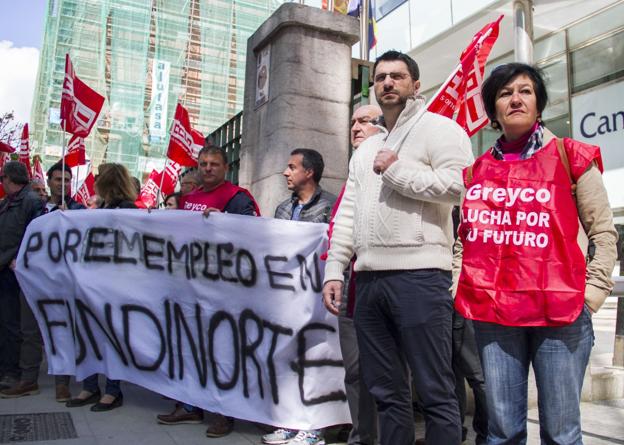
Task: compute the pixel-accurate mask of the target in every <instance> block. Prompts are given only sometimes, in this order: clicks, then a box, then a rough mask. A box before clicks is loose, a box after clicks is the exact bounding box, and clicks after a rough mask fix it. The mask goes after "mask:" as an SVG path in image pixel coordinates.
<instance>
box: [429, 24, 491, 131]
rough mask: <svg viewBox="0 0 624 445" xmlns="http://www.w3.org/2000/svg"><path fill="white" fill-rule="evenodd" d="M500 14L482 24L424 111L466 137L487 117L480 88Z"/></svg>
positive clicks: (477, 129) (479, 127)
mask: <svg viewBox="0 0 624 445" xmlns="http://www.w3.org/2000/svg"><path fill="white" fill-rule="evenodd" d="M502 19H503V16H502V15H501V16H500V17H499V18H498V19H497V20H496V21H494V22H491V23H488V24H487V25H485V26H484V27H483V28H482V29H481V30H480V31H479V32H478V33H476V34H475V36H474V37H473V38H472V42H471V43H470V45H468V47H467V48H466V49H465V50H464V51H463V52H462V54H461V56H460V62H459V64H458V65H457V67H456V68H455V71H453V74H451V76H449V78H448V80H447V81H446V82H445V83H444V84H443V85H442V87H441V88H440V90H438V93H437V94H436V95H435V96H434V97H433V99H432V100H431V102H430V103H429V106H428V108H427V110H429V111H431V112H432V113H437V114H441V115H442V116H446V117H448V118H450V119H453V120H455V121H456V122H457V123H458V124H459V125H461V126H462V127H463V128H464V130H466V133H468V136H472V135H473V134H475V133H476V132H477V131H479V130H480V129H481V128H483V127H484V126H485V125H487V122H488V118H487V114H486V113H485V108H484V106H483V98H482V97H481V85H482V83H483V73H484V70H485V64H486V62H487V58H488V56H489V55H490V52H491V51H492V47H493V46H494V43H495V42H496V39H498V28H499V25H500V21H501V20H502Z"/></svg>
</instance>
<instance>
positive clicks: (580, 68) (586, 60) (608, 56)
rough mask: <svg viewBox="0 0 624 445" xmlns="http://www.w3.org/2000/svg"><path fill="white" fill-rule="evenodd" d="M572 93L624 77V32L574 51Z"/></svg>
mask: <svg viewBox="0 0 624 445" xmlns="http://www.w3.org/2000/svg"><path fill="white" fill-rule="evenodd" d="M570 57H571V63H572V92H573V93H577V92H579V91H582V90H585V89H587V88H591V87H593V86H596V85H600V84H601V83H604V82H608V81H610V80H614V79H618V78H620V77H623V76H624V32H620V33H618V34H614V35H611V36H608V37H606V38H604V39H602V40H599V41H597V42H595V43H592V44H590V45H587V46H584V47H582V48H579V49H577V50H576V51H573V52H572V53H571V55H570Z"/></svg>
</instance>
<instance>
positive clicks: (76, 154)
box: [65, 135, 87, 168]
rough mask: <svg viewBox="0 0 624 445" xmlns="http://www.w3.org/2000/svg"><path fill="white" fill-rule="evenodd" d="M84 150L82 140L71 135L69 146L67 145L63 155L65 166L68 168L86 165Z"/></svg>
mask: <svg viewBox="0 0 624 445" xmlns="http://www.w3.org/2000/svg"><path fill="white" fill-rule="evenodd" d="M85 153H86V149H85V143H84V138H81V137H80V136H76V135H73V136H72V137H71V139H70V140H69V144H67V154H66V155H65V165H68V166H69V167H72V168H73V167H77V166H79V165H85V164H86V163H87V160H86V156H85Z"/></svg>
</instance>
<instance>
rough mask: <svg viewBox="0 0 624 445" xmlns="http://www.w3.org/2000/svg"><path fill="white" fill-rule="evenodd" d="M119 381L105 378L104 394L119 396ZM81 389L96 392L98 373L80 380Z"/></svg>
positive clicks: (97, 388)
mask: <svg viewBox="0 0 624 445" xmlns="http://www.w3.org/2000/svg"><path fill="white" fill-rule="evenodd" d="M120 383H121V381H120V380H110V379H109V378H108V377H107V378H106V387H105V389H104V394H108V395H111V396H113V397H119V396H121V395H122V394H121V385H120ZM82 389H84V390H85V391H89V392H91V393H94V392H98V390H99V389H100V387H99V384H98V374H93V375H90V376H89V377H87V378H86V379H84V381H83V382H82Z"/></svg>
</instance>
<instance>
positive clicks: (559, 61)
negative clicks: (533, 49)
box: [538, 54, 570, 134]
mask: <svg viewBox="0 0 624 445" xmlns="http://www.w3.org/2000/svg"><path fill="white" fill-rule="evenodd" d="M538 66H539V67H540V68H541V69H542V73H543V75H544V81H545V82H546V90H547V91H548V105H547V106H546V109H545V110H544V116H543V119H544V120H548V119H553V118H558V117H561V116H567V115H568V114H569V112H570V111H569V110H570V103H569V100H568V64H567V63H566V57H565V54H564V55H561V56H559V57H556V58H554V59H550V60H548V61H546V62H542V63H538ZM568 133H569V129H568V130H567V131H566V134H568Z"/></svg>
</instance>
